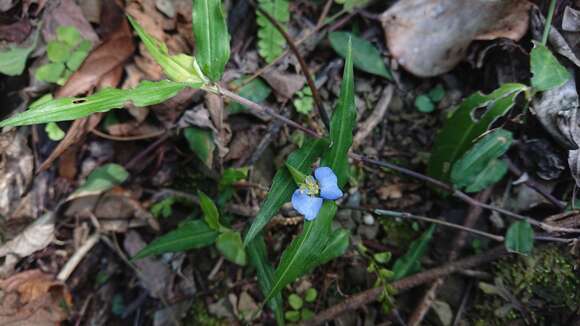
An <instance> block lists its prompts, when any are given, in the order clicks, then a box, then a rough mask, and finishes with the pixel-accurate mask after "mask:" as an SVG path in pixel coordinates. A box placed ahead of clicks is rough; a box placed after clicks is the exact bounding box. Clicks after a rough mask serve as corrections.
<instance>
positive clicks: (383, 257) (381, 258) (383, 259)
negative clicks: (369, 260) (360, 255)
mask: <svg viewBox="0 0 580 326" xmlns="http://www.w3.org/2000/svg"><path fill="white" fill-rule="evenodd" d="M373 259H374V260H376V261H377V263H379V264H386V263H388V262H389V261H390V260H391V253H390V252H388V251H385V252H379V253H376V254H374V255H373Z"/></svg>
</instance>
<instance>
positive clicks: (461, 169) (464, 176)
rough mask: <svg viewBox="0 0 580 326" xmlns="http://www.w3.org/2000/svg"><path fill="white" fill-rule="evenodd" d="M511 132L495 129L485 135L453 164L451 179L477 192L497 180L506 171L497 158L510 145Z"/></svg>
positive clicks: (456, 184)
mask: <svg viewBox="0 0 580 326" xmlns="http://www.w3.org/2000/svg"><path fill="white" fill-rule="evenodd" d="M512 140H513V137H512V134H511V132H509V131H507V130H504V129H497V130H494V131H493V132H490V133H489V134H487V135H485V136H484V137H483V138H482V139H481V140H479V141H478V142H477V143H475V145H474V146H473V147H472V148H471V149H469V150H468V151H467V152H465V154H464V155H463V156H462V157H461V159H459V160H458V161H457V162H455V164H454V165H453V169H452V171H451V181H452V182H453V185H455V186H456V187H458V188H466V191H467V192H478V191H481V190H483V189H485V188H487V187H488V186H490V185H492V184H494V183H495V182H497V181H499V180H500V179H501V178H502V177H503V176H504V175H505V173H506V172H507V165H506V163H505V162H504V161H500V160H498V158H499V157H500V156H502V155H503V154H504V153H505V152H506V151H507V150H508V148H509V147H510V145H511V143H512Z"/></svg>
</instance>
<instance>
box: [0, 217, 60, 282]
mask: <svg viewBox="0 0 580 326" xmlns="http://www.w3.org/2000/svg"><path fill="white" fill-rule="evenodd" d="M53 239H54V214H53V213H46V214H44V215H43V216H42V217H40V218H38V219H37V220H35V221H34V222H33V223H32V224H30V225H29V226H28V227H27V228H26V229H24V231H22V233H20V234H19V235H17V236H16V237H15V238H14V239H12V240H10V241H8V242H6V243H4V244H2V246H0V257H6V259H5V261H4V264H3V265H2V266H1V267H0V275H6V274H7V273H10V272H11V271H12V269H13V268H14V266H15V265H16V263H17V262H18V261H20V259H22V258H24V257H27V256H29V255H31V254H32V253H34V252H36V251H39V250H42V249H44V248H46V246H48V245H49V244H50V243H51V242H52V240H53Z"/></svg>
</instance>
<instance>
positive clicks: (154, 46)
mask: <svg viewBox="0 0 580 326" xmlns="http://www.w3.org/2000/svg"><path fill="white" fill-rule="evenodd" d="M196 2H197V1H196ZM127 18H128V19H129V22H130V23H131V25H132V26H133V29H135V31H136V32H137V34H138V35H139V38H140V39H141V41H142V42H143V45H145V48H147V51H148V52H149V54H151V56H152V57H153V59H154V60H155V61H156V62H157V63H158V64H159V65H160V66H161V68H163V71H164V72H165V75H167V77H168V78H169V79H171V80H173V81H176V82H180V83H192V84H194V85H197V86H196V87H200V86H201V85H203V84H205V83H206V82H207V79H206V77H205V76H204V75H203V73H202V72H201V69H200V67H199V65H198V64H197V62H196V60H195V58H193V57H190V56H187V55H185V54H178V55H169V52H168V50H167V46H166V45H165V44H164V43H163V42H160V41H158V40H156V39H154V38H153V37H152V36H151V35H149V34H147V32H145V30H144V29H143V28H142V27H141V25H139V23H138V22H137V21H136V20H135V19H133V18H132V17H131V16H127ZM192 87H193V86H192Z"/></svg>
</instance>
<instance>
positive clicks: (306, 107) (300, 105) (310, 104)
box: [292, 86, 314, 115]
mask: <svg viewBox="0 0 580 326" xmlns="http://www.w3.org/2000/svg"><path fill="white" fill-rule="evenodd" d="M292 103H293V104H294V107H295V108H296V111H298V113H302V114H305V115H308V114H309V113H310V112H312V109H313V108H314V99H313V98H312V90H311V89H310V88H309V87H308V86H306V87H304V88H303V89H302V90H301V91H299V92H298V93H296V99H295V100H294V101H293V102H292Z"/></svg>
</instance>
